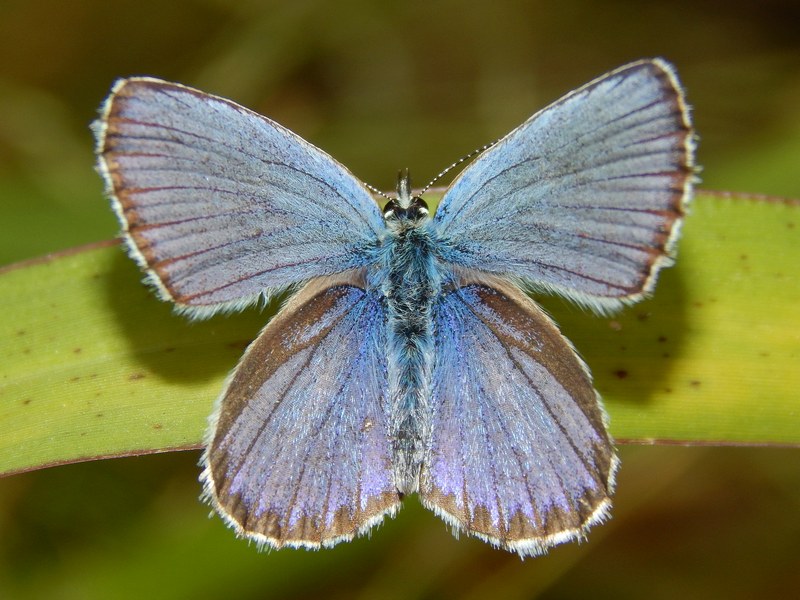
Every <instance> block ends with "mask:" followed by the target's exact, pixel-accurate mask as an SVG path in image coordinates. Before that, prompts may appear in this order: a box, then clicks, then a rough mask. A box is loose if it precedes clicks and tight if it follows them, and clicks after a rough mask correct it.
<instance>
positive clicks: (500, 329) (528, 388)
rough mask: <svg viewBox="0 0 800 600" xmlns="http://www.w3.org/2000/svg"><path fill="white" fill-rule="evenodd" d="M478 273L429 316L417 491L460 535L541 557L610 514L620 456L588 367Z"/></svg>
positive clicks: (525, 305) (526, 306)
mask: <svg viewBox="0 0 800 600" xmlns="http://www.w3.org/2000/svg"><path fill="white" fill-rule="evenodd" d="M473 275H474V277H472V278H471V279H469V278H467V279H465V280H464V281H462V282H461V286H460V287H454V288H452V289H449V290H446V291H445V292H444V293H443V295H442V297H441V299H440V300H439V302H438V303H437V305H436V307H435V310H434V329H435V332H436V334H435V349H436V350H435V351H436V354H435V358H434V369H433V381H432V391H431V400H430V403H431V407H432V422H431V430H432V441H431V447H430V453H429V455H428V459H427V461H426V464H424V465H423V469H422V474H421V479H420V495H421V498H422V501H423V503H424V504H425V505H426V506H428V507H430V508H432V509H433V510H434V511H436V512H437V513H438V514H440V515H441V516H443V517H444V518H445V520H446V521H448V522H449V523H451V524H452V525H454V528H455V529H456V530H460V531H466V532H467V533H469V534H471V535H475V536H478V537H480V538H482V539H484V540H486V541H489V542H490V543H493V544H495V545H499V546H501V547H504V548H506V549H509V550H513V551H516V552H518V553H520V554H521V555H529V554H531V555H535V554H540V553H542V552H544V551H545V550H546V549H547V548H548V547H549V546H552V545H554V544H557V543H560V542H563V541H567V540H569V539H573V538H575V537H579V536H582V535H583V533H584V531H585V530H586V529H587V528H588V527H589V526H590V525H592V524H593V523H595V522H597V521H599V520H601V519H602V518H604V517H605V516H606V512H607V510H608V508H609V506H610V500H609V496H610V494H611V491H612V488H613V480H614V471H615V469H616V464H617V459H616V456H615V453H614V448H613V444H612V441H611V439H610V438H609V436H608V434H607V433H606V430H605V423H604V420H605V419H604V414H603V412H602V408H601V407H600V404H599V400H598V397H597V393H596V392H595V391H594V388H593V387H592V382H591V378H590V376H589V374H588V371H587V369H586V367H585V366H584V364H583V363H582V362H581V361H580V359H579V358H578V357H577V355H576V354H575V351H574V350H573V348H572V347H571V345H570V344H569V342H568V341H567V340H566V339H565V338H564V337H563V336H562V335H561V333H560V332H559V331H558V328H557V327H556V326H555V324H554V323H553V322H552V321H551V320H550V319H549V318H548V317H547V316H546V315H545V314H544V313H543V311H542V310H541V309H540V308H539V307H538V306H537V305H536V304H535V303H533V301H531V300H530V299H529V298H528V297H527V296H526V295H525V294H523V293H522V292H521V291H520V290H518V289H517V288H515V287H514V286H512V285H510V284H507V283H503V282H501V281H499V280H491V279H487V278H486V276H485V275H477V274H473ZM465 277H466V276H465Z"/></svg>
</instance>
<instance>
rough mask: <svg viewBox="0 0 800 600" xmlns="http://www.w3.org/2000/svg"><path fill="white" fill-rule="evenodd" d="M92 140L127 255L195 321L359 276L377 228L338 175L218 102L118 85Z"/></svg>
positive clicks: (368, 206)
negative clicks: (335, 277)
mask: <svg viewBox="0 0 800 600" xmlns="http://www.w3.org/2000/svg"><path fill="white" fill-rule="evenodd" d="M95 133H96V135H97V138H98V148H97V151H98V156H99V169H100V171H101V173H102V174H103V176H104V178H105V180H106V186H107V188H108V193H109V195H110V196H111V197H112V200H113V203H114V206H115V208H116V211H117V214H118V216H119V218H120V221H121V222H122V224H123V229H124V233H125V237H126V240H127V242H128V246H129V249H130V251H131V254H132V256H134V258H136V259H137V261H138V262H139V263H140V265H141V266H142V267H143V268H145V269H146V270H147V272H148V274H149V278H150V280H151V281H152V282H153V283H154V284H155V285H156V286H157V288H158V289H159V291H160V293H161V295H162V297H164V298H166V299H169V300H172V301H174V302H175V303H176V304H177V305H178V307H179V308H181V309H183V310H184V311H186V312H189V313H190V314H193V315H195V316H204V315H205V314H209V313H212V312H214V311H215V310H218V309H220V308H239V307H241V306H243V305H246V304H248V303H251V302H253V301H254V300H256V299H257V298H258V297H259V296H260V295H261V294H262V293H267V294H268V293H269V292H270V291H274V290H276V289H280V288H283V287H286V286H287V285H290V284H294V283H297V282H301V281H306V280H308V279H310V278H312V277H317V276H322V275H329V274H331V273H337V272H341V271H344V270H346V269H351V268H356V267H359V266H363V264H364V263H365V261H366V260H367V259H366V258H365V253H364V249H365V248H368V247H371V246H374V245H375V243H376V240H377V238H378V235H379V233H380V232H381V231H382V230H383V227H384V225H383V219H382V218H381V214H380V210H379V209H378V207H377V205H376V203H375V202H374V200H373V199H372V197H371V196H370V194H369V192H368V191H367V190H366V188H365V187H364V186H363V184H361V183H360V182H359V181H358V180H357V179H356V178H355V177H353V175H352V174H350V172H349V171H347V169H346V168H345V167H343V166H342V165H340V164H339V163H338V162H336V161H335V160H334V159H332V158H331V157H330V156H328V155H327V154H325V153H324V152H322V151H321V150H319V149H318V148H316V147H314V146H312V145H311V144H309V143H308V142H306V141H305V140H303V139H301V138H300V137H299V136H297V135H295V134H294V133H292V132H290V131H289V130H287V129H286V128H284V127H282V126H280V125H278V124H277V123H275V122H273V121H271V120H269V119H267V118H266V117H262V116H261V115H258V114H256V113H254V112H252V111H250V110H248V109H246V108H243V107H241V106H239V105H238V104H235V103H234V102H231V101H230V100H225V99H222V98H217V97H215V96H210V95H208V94H204V93H202V92H198V91H196V90H193V89H191V88H187V87H184V86H181V85H178V84H174V83H168V82H165V81H160V80H157V79H150V78H133V79H125V80H120V81H119V82H117V84H116V85H115V86H114V89H113V90H112V93H111V95H110V96H109V98H108V100H106V103H105V105H104V106H103V109H102V115H101V119H100V120H99V121H98V122H97V123H96V124H95Z"/></svg>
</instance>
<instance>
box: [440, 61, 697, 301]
mask: <svg viewBox="0 0 800 600" xmlns="http://www.w3.org/2000/svg"><path fill="white" fill-rule="evenodd" d="M693 151H694V139H693V133H692V129H691V125H690V121H689V114H688V109H687V106H686V103H685V102H684V98H683V92H682V89H681V87H680V84H679V83H678V80H677V76H676V75H675V73H674V71H673V69H672V67H671V66H670V65H669V64H668V63H666V62H664V61H661V60H658V59H656V60H645V61H640V62H637V63H632V64H630V65H627V66H625V67H622V68H620V69H617V70H616V71H612V72H611V73H609V74H607V75H605V76H603V77H600V78H599V79H596V80H595V81H593V82H591V83H589V84H587V85H586V86H584V87H582V88H579V89H577V90H576V91H574V92H572V93H570V94H568V95H567V96H565V97H564V98H562V99H561V100H558V101H557V102H555V103H554V104H553V105H551V106H549V107H547V108H545V109H544V110H542V111H540V112H539V113H537V114H535V115H534V116H533V117H531V118H530V119H529V120H528V121H526V122H525V123H523V124H522V125H521V126H520V127H518V128H517V129H515V130H514V131H512V132H511V133H509V134H508V135H507V136H506V137H505V138H503V139H501V140H500V141H499V142H497V143H496V144H495V145H494V146H492V147H491V148H490V149H488V150H486V151H485V152H484V153H483V154H481V155H480V156H479V157H478V158H477V159H476V160H475V161H474V162H473V163H472V164H471V165H470V166H468V167H467V168H466V169H465V170H464V171H463V172H462V174H461V175H460V176H459V177H458V178H457V179H456V180H455V181H454V182H453V184H452V185H451V186H450V188H449V189H448V190H447V192H446V193H445V195H444V197H443V198H442V201H441V203H440V205H439V208H438V209H437V212H436V215H435V217H434V225H435V227H436V229H437V231H438V232H439V234H440V235H441V236H442V238H443V239H444V240H445V242H446V243H447V245H448V246H449V250H448V253H447V256H446V259H447V260H448V261H450V262H453V263H455V264H457V265H460V266H464V267H469V268H474V269H480V270H482V271H488V272H493V273H501V274H508V275H510V276H512V277H514V278H515V279H519V280H522V281H524V282H525V283H526V284H528V285H532V286H534V287H537V288H539V289H544V290H549V291H555V292H558V293H560V294H563V295H565V296H567V297H570V298H572V299H573V300H575V301H577V302H579V303H581V304H584V305H588V306H590V307H592V308H594V309H596V310H605V309H613V308H618V307H619V306H620V305H621V304H622V303H626V302H633V301H635V300H638V299H639V298H640V297H641V296H642V295H643V294H646V293H647V292H649V291H650V290H651V289H652V287H653V285H654V283H655V277H656V275H657V272H658V269H659V268H660V267H662V266H665V265H666V264H668V263H669V254H670V252H671V250H672V246H673V243H674V241H675V239H676V237H677V231H678V226H679V224H680V220H681V217H682V215H683V209H684V205H685V203H686V202H687V201H688V200H689V195H690V191H691V183H692V177H693V165H694V162H693V161H694V158H693Z"/></svg>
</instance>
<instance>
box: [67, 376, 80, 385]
mask: <svg viewBox="0 0 800 600" xmlns="http://www.w3.org/2000/svg"><path fill="white" fill-rule="evenodd" d="M69 380H70V382H72V383H75V382H76V381H80V380H81V378H80V376H79V375H76V376H75V377H70V378H69Z"/></svg>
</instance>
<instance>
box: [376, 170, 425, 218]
mask: <svg viewBox="0 0 800 600" xmlns="http://www.w3.org/2000/svg"><path fill="white" fill-rule="evenodd" d="M428 215H429V211H428V204H427V203H426V202H425V200H423V199H422V198H420V197H419V196H412V195H411V176H410V175H409V174H408V169H404V170H402V171H400V174H399V175H398V177H397V198H393V199H391V200H389V202H388V203H387V204H386V206H385V207H384V208H383V218H384V219H386V222H387V223H390V224H392V223H396V224H408V225H412V224H415V223H419V222H420V221H423V220H425V219H427V218H428Z"/></svg>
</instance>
